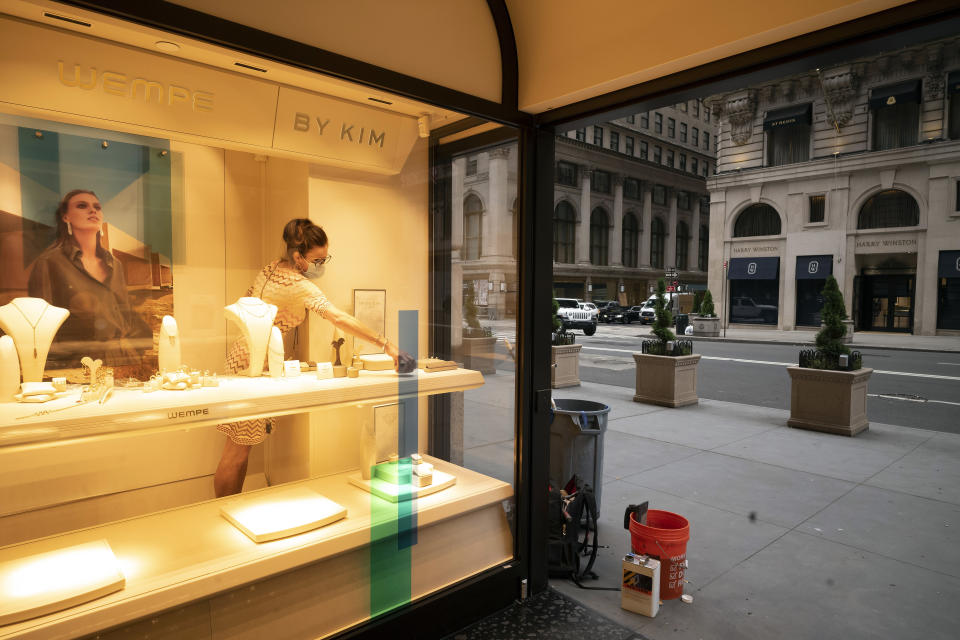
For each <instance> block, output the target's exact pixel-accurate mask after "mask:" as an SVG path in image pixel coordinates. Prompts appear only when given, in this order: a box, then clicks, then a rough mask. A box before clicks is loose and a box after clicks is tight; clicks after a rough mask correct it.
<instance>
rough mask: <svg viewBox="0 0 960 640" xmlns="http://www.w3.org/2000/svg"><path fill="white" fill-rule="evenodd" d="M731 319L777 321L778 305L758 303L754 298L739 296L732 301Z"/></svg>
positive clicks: (733, 320)
mask: <svg viewBox="0 0 960 640" xmlns="http://www.w3.org/2000/svg"><path fill="white" fill-rule="evenodd" d="M730 321H731V322H768V323H769V322H773V323H776V321H777V307H775V306H774V305H770V304H757V303H756V302H754V300H753V298H747V297H745V296H742V297H741V296H738V297H736V298H734V299H733V300H732V301H731V303H730Z"/></svg>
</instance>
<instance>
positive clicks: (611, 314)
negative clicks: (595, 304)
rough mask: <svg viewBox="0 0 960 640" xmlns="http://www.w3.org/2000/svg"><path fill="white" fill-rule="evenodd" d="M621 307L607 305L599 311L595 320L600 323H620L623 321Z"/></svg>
mask: <svg viewBox="0 0 960 640" xmlns="http://www.w3.org/2000/svg"><path fill="white" fill-rule="evenodd" d="M623 311H624V309H623V307H621V306H620V305H618V304H612V305H608V306H606V307H603V308H601V309H600V313H599V314H598V315H597V319H598V320H599V321H600V322H606V323H608V324H609V323H611V322H622V321H623V320H622V319H623Z"/></svg>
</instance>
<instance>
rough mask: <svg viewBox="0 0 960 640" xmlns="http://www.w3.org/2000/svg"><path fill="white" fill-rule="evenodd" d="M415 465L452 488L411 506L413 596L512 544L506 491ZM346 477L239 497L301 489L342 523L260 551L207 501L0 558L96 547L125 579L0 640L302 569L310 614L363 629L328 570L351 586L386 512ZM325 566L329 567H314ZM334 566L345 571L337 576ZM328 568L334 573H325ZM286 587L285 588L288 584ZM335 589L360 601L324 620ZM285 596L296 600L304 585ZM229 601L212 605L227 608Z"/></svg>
mask: <svg viewBox="0 0 960 640" xmlns="http://www.w3.org/2000/svg"><path fill="white" fill-rule="evenodd" d="M424 459H425V460H427V461H428V462H430V463H431V464H433V465H434V473H437V472H438V471H440V472H443V473H447V474H449V475H456V477H457V483H456V484H455V485H454V486H452V487H449V488H448V489H447V490H445V491H441V492H439V493H435V494H433V495H428V496H424V497H422V498H420V499H419V500H417V502H416V514H417V519H416V521H417V530H418V540H419V542H418V544H417V545H416V547H415V549H414V555H415V557H414V561H413V579H414V588H413V592H412V595H413V596H414V597H421V596H423V595H426V594H428V593H432V592H434V591H436V590H437V589H440V588H443V587H445V586H447V585H449V584H452V583H454V582H456V581H458V580H461V579H463V578H464V577H466V576H468V575H472V574H474V573H476V572H477V571H482V570H483V569H486V568H489V567H493V566H499V565H500V564H502V563H503V562H506V561H508V560H509V558H510V557H511V556H512V553H513V551H512V549H513V547H512V537H511V536H510V533H509V526H508V525H507V524H506V519H505V516H504V514H503V508H502V506H501V503H502V501H504V500H507V499H509V498H510V497H511V496H512V495H513V488H512V487H511V486H510V485H509V484H508V483H505V482H502V481H500V480H497V479H495V478H491V477H489V476H485V475H483V474H480V473H477V472H475V471H471V470H469V469H465V468H463V467H458V466H456V465H454V464H451V463H449V462H444V461H442V460H437V459H435V458H431V457H430V456H424ZM353 473H355V472H352V471H351V472H345V473H339V474H334V475H329V476H324V477H320V478H314V479H311V480H304V481H301V482H294V483H289V484H286V485H281V486H279V487H274V488H267V489H261V490H258V491H253V492H250V493H248V494H243V495H244V497H247V496H249V497H254V496H260V495H262V496H264V497H266V498H269V496H270V495H271V492H282V491H286V490H289V489H293V488H295V487H303V488H308V489H310V490H312V491H315V492H316V493H318V494H321V495H323V496H326V497H328V498H330V499H331V500H333V501H335V502H337V503H338V504H340V505H343V507H345V508H346V509H347V511H348V513H349V515H348V516H347V517H346V518H343V519H341V520H338V521H336V522H333V523H331V524H328V525H327V526H324V527H321V528H319V529H314V530H312V531H307V532H305V533H301V534H299V535H292V536H289V537H286V538H280V539H278V540H273V541H270V542H264V543H261V544H258V543H256V542H253V541H252V540H251V539H250V538H249V537H247V535H246V534H244V533H242V532H241V531H240V530H238V529H237V528H236V527H234V526H233V525H232V524H231V523H230V522H228V521H227V520H226V519H225V518H223V517H222V516H221V514H220V508H221V505H222V504H223V501H222V500H210V501H208V502H202V503H199V504H193V505H189V506H186V507H180V508H177V509H170V510H167V511H161V512H159V513H154V514H151V515H147V516H143V517H139V518H131V519H128V520H123V521H120V522H114V523H110V524H105V525H101V526H97V527H91V528H88V529H82V530H78V531H73V532H70V533H66V534H62V535H56V536H50V537H47V538H43V539H40V540H35V541H32V542H28V543H24V544H18V545H12V546H8V547H5V548H0V565H3V564H5V563H6V562H8V561H11V560H16V559H19V558H21V557H23V556H25V555H34V554H40V553H45V552H48V551H54V550H58V549H62V548H64V547H69V546H73V545H78V544H83V543H88V542H96V541H99V540H106V541H107V542H108V543H109V544H110V547H111V548H112V549H113V553H114V554H115V556H116V558H117V561H118V563H119V565H120V567H122V569H123V574H124V575H125V576H126V586H125V587H124V588H123V590H121V591H118V592H115V593H111V594H108V595H105V596H102V597H100V598H99V599H97V600H95V601H92V602H86V603H81V604H77V605H76V606H74V607H72V608H70V609H66V610H62V611H56V612H52V613H48V614H47V615H44V616H42V617H36V618H32V619H30V620H25V621H22V622H17V623H12V624H7V625H3V626H0V640H7V639H13V638H17V639H18V640H19V639H37V640H41V639H42V640H51V639H57V638H74V637H77V636H84V635H87V634H91V633H95V632H97V631H99V630H101V629H104V628H108V627H114V626H118V625H122V624H124V623H126V622H128V621H132V620H137V619H140V618H143V617H145V616H151V615H153V614H154V613H155V612H159V611H166V610H169V609H173V608H175V607H178V606H181V605H184V604H186V603H189V602H192V601H195V600H201V599H204V598H212V597H214V595H215V594H221V593H223V592H224V591H226V590H229V589H235V588H238V587H241V586H243V585H249V584H251V583H255V582H257V581H260V580H266V579H268V578H270V579H278V578H276V577H277V576H280V575H281V574H282V575H289V576H295V575H297V574H296V571H295V570H299V569H301V568H303V569H304V570H305V571H308V570H309V569H310V567H316V568H317V569H316V572H315V573H311V574H310V575H311V578H310V581H309V585H310V588H309V591H310V592H311V593H315V592H316V593H319V594H327V595H326V596H323V597H322V598H321V599H323V601H324V604H323V607H322V610H323V613H322V614H317V615H323V616H326V617H329V618H331V620H340V619H341V618H343V620H344V622H343V624H342V625H341V626H343V625H348V624H354V623H355V622H356V621H358V620H361V619H364V618H363V616H364V615H366V616H369V601H368V598H369V594H368V593H367V592H366V591H364V589H366V588H368V587H367V586H365V585H364V584H361V583H357V584H356V585H355V586H354V585H353V583H352V582H350V581H347V582H345V581H344V579H343V577H342V575H343V574H341V573H337V572H338V571H350V572H352V573H350V575H352V576H355V577H357V579H358V580H359V578H364V579H367V578H368V577H369V575H370V567H369V553H368V551H367V549H368V547H369V545H370V543H371V532H373V531H380V530H384V529H385V528H383V527H380V528H378V527H375V526H373V525H375V524H378V523H380V520H379V519H380V518H382V517H383V510H382V507H378V508H377V509H374V507H375V506H376V505H377V504H378V503H379V504H390V503H388V502H386V501H385V500H382V499H381V498H378V497H376V496H374V495H372V494H370V493H367V492H365V491H362V490H360V489H358V488H357V487H355V486H353V485H351V484H350V482H349V476H350V475H352V474H353ZM394 508H396V507H394ZM431 540H432V541H433V542H430V541H431ZM324 562H329V563H331V565H324V564H317V563H324ZM338 563H340V564H338ZM343 563H346V564H345V565H344V566H341V564H343ZM331 566H332V567H334V568H328V567H331ZM297 579H299V578H291V580H294V583H295V584H297V583H296V580H297ZM324 580H326V581H327V582H323V581H324ZM346 588H354V589H359V591H358V592H357V593H355V594H352V595H351V596H350V597H349V598H346V599H345V600H340V601H338V602H340V603H341V608H342V609H343V611H344V612H343V614H342V615H341V614H340V612H339V611H330V609H329V604H330V603H329V600H328V597H329V593H331V592H333V591H336V589H346ZM294 590H295V591H296V592H297V593H302V592H303V591H304V589H303V584H298V586H295V587H294ZM244 593H246V591H244ZM258 593H259V592H258ZM291 597H292V596H291ZM318 597H321V596H318ZM244 598H246V596H244ZM228 601H229V599H228V600H224V601H223V602H222V603H221V601H217V602H218V603H221V604H223V606H227V604H226V603H227V602H228ZM242 602H243V604H242V606H240V608H239V609H238V610H237V612H236V614H237V615H238V616H247V615H250V614H249V611H250V610H251V608H252V607H259V606H261V604H262V605H263V606H266V607H268V608H269V607H275V603H273V602H272V601H270V600H269V599H263V598H260V597H256V598H254V599H253V604H249V603H248V602H247V600H246V599H244V600H243V601H242ZM211 606H213V605H211ZM217 606H220V604H218V605H217ZM219 610H220V609H218V611H219ZM348 610H349V611H348ZM364 611H365V612H366V613H365V614H363V612H364ZM337 624H340V623H337ZM231 628H233V629H234V631H235V629H236V627H231ZM338 628H339V627H338ZM222 633H223V635H224V636H225V637H226V636H228V635H229V633H228V632H227V631H225V630H222ZM264 633H266V631H265V632H264ZM215 635H216V634H215Z"/></svg>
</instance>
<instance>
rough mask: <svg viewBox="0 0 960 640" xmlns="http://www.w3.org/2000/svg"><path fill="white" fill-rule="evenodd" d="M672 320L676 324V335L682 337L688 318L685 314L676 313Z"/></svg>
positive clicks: (688, 321)
mask: <svg viewBox="0 0 960 640" xmlns="http://www.w3.org/2000/svg"><path fill="white" fill-rule="evenodd" d="M674 320H675V321H676V323H677V335H678V336H682V335H683V334H684V332H685V331H686V330H687V325H688V324H690V316H689V315H687V314H686V313H678V314H677V315H675V316H674Z"/></svg>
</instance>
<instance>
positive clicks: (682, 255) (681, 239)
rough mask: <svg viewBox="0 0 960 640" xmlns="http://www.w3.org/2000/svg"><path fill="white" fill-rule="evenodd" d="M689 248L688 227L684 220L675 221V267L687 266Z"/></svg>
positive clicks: (683, 267)
mask: <svg viewBox="0 0 960 640" xmlns="http://www.w3.org/2000/svg"><path fill="white" fill-rule="evenodd" d="M689 248H690V227H688V226H687V223H686V222H678V223H677V264H676V267H677V269H684V270H685V269H686V268H687V261H688V260H687V258H688V255H689Z"/></svg>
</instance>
